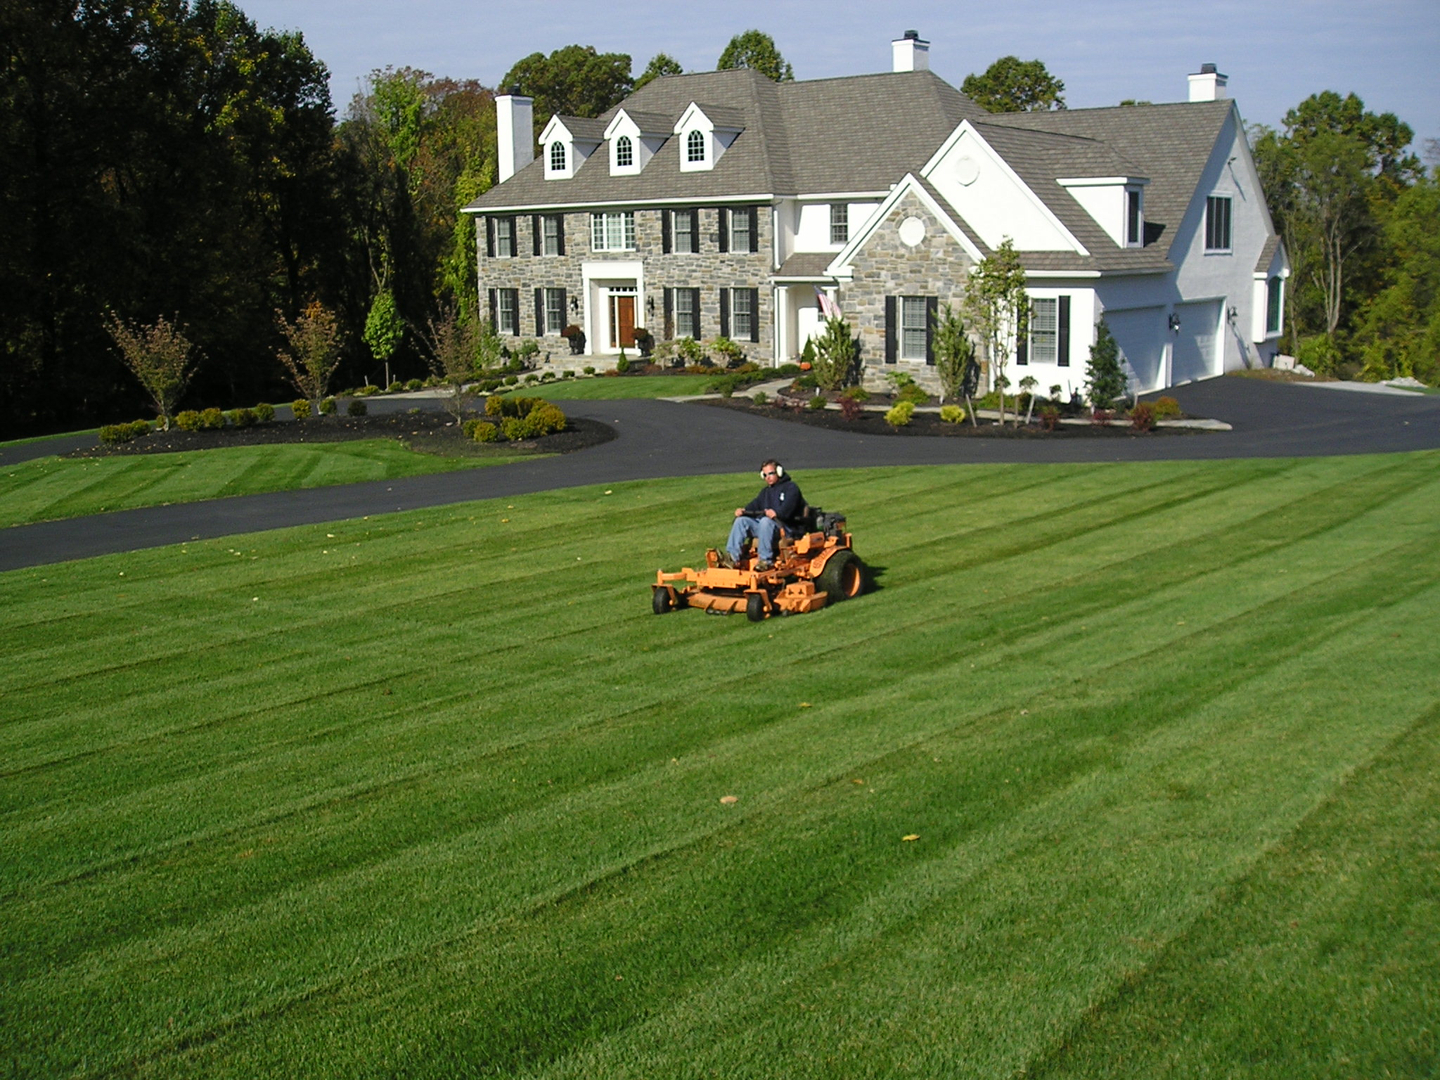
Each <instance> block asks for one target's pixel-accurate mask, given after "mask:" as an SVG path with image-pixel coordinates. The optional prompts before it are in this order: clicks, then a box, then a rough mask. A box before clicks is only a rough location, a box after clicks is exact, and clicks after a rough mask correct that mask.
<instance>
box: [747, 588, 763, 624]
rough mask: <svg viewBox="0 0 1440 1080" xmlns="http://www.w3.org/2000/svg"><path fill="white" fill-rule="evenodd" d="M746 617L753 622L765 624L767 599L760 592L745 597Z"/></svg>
mask: <svg viewBox="0 0 1440 1080" xmlns="http://www.w3.org/2000/svg"><path fill="white" fill-rule="evenodd" d="M745 617H746V618H747V619H749V620H750V621H751V622H763V621H764V619H765V597H763V596H761V595H760V594H759V593H758V592H752V593H750V594H749V595H747V596H746V597H745Z"/></svg>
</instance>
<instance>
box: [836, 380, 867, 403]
mask: <svg viewBox="0 0 1440 1080" xmlns="http://www.w3.org/2000/svg"><path fill="white" fill-rule="evenodd" d="M840 397H841V398H842V399H843V398H849V399H850V400H852V401H869V400H870V391H869V390H866V389H865V388H864V387H863V386H860V385H858V384H857V385H855V386H847V387H846V388H845V389H844V390H842V391H840Z"/></svg>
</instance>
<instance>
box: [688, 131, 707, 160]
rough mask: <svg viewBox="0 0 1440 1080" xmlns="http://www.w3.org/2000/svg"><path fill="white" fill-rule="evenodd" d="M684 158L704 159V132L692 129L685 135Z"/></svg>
mask: <svg viewBox="0 0 1440 1080" xmlns="http://www.w3.org/2000/svg"><path fill="white" fill-rule="evenodd" d="M685 160H686V161H704V160H705V133H704V132H703V131H692V132H690V134H688V135H686V136H685Z"/></svg>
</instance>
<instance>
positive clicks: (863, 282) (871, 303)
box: [839, 192, 971, 393]
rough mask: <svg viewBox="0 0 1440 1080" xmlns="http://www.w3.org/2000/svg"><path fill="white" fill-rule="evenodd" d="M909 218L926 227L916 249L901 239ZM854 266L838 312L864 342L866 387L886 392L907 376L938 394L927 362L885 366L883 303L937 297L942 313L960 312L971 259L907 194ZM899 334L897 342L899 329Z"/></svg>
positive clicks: (937, 384) (936, 380)
mask: <svg viewBox="0 0 1440 1080" xmlns="http://www.w3.org/2000/svg"><path fill="white" fill-rule="evenodd" d="M909 217H915V218H919V219H920V221H921V223H922V224H924V226H925V238H924V239H923V240H921V241H920V243H919V244H917V245H916V246H915V247H910V246H908V245H907V244H905V243H904V242H903V241H902V240H901V239H900V232H899V230H900V223H901V222H902V221H904V220H905V219H906V218H909ZM850 266H851V268H852V269H853V271H854V276H853V280H852V281H851V282H850V283H849V284H846V285H843V286H841V289H840V297H839V300H840V310H841V311H843V312H844V313H845V316H846V318H847V319H848V320H849V322H850V325H851V326H852V327H853V328H854V329H855V331H856V334H857V336H858V337H859V338H860V359H861V361H862V363H863V364H864V372H863V381H864V383H865V385H866V386H867V387H869V388H870V389H880V390H888V389H889V388H890V387H889V384H888V383H887V382H886V381H885V373H886V372H887V371H904V372H908V373H909V374H910V375H912V376H913V377H914V379H915V381H916V382H918V383H919V384H920V385H921V386H923V387H925V388H926V389H927V390H929V391H930V392H931V393H935V392H938V390H939V389H940V377H939V376H938V375H936V373H935V368H934V367H932V366H931V365H929V364H926V363H925V362H924V361H923V360H897V361H896V362H895V363H894V364H887V363H885V298H886V297H887V296H934V297H938V298H939V301H940V311H941V312H942V313H943V311H944V308H945V305H946V304H947V303H948V304H950V305H952V306H953V307H955V308H956V309H957V310H958V309H959V307H960V301H961V298H962V297H963V296H964V293H965V289H964V282H965V279H966V275H967V274H969V272H970V266H971V260H970V257H969V256H968V255H967V254H966V253H965V251H964V249H963V248H961V247H960V245H959V244H958V243H956V242H955V239H954V238H953V237H952V236H951V235H950V234H949V233H948V232H946V231H945V228H944V226H943V225H941V224H940V222H939V220H938V219H937V218H936V217H935V215H934V214H932V213H931V212H930V211H929V210H928V209H927V208H926V206H925V204H924V203H922V202H921V201H920V199H918V198H917V197H916V196H915V194H914V193H913V192H907V193H906V194H905V195H904V197H902V198H901V199H900V201H899V202H898V203H896V204H895V206H894V207H892V208H891V210H890V213H889V214H888V215H887V216H886V218H885V220H884V221H883V222H882V223H881V224H880V227H879V228H878V229H876V231H875V232H874V233H873V234H872V235H871V237H870V239H869V240H868V241H866V243H865V246H864V247H863V248H861V249H860V250H859V251H858V252H857V253H856V254H855V257H854V258H853V259H851V260H850ZM897 317H898V312H897ZM896 334H897V337H898V334H899V328H898V327H897V328H896Z"/></svg>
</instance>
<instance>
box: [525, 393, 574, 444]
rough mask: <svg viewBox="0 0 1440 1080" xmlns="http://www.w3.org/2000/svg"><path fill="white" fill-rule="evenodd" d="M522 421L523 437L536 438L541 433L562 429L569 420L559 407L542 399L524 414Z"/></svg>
mask: <svg viewBox="0 0 1440 1080" xmlns="http://www.w3.org/2000/svg"><path fill="white" fill-rule="evenodd" d="M524 423H525V437H526V438H530V439H538V438H539V437H540V436H542V435H550V434H553V433H555V432H560V431H564V430H565V428H566V426H567V425H568V423H569V421H568V420H566V418H565V414H564V413H563V412H562V411H561V410H560V409H559V408H557V407H556V406H554V405H551V404H550V403H549V402H548V401H542V402H540V403H539V404H538V405H537V406H536V407H535V408H533V409H531V410H530V412H529V413H528V414H526V416H525V420H524Z"/></svg>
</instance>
